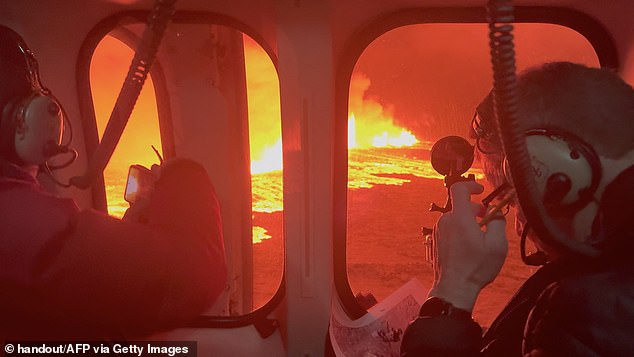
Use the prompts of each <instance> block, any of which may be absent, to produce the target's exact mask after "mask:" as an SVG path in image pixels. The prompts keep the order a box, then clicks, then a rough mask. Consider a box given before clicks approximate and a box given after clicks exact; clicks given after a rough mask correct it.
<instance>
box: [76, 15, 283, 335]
mask: <svg viewBox="0 0 634 357" xmlns="http://www.w3.org/2000/svg"><path fill="white" fill-rule="evenodd" d="M148 15H149V11H142V10H132V11H123V12H119V13H116V14H113V15H111V16H109V17H107V18H105V19H103V20H102V21H100V22H99V23H98V24H97V25H96V26H95V27H93V28H92V29H91V30H90V31H89V33H88V35H87V36H86V38H85V39H84V41H83V42H82V45H81V47H80V49H79V55H78V58H77V66H76V73H75V75H76V80H77V91H78V93H77V97H78V99H79V110H80V114H81V122H82V128H83V135H84V144H85V148H86V154H87V157H88V158H90V157H92V155H93V154H94V152H95V150H96V148H97V146H98V145H99V134H98V129H97V119H96V116H95V108H94V102H93V98H92V90H91V86H90V65H91V60H92V55H93V53H94V51H95V49H96V48H97V46H98V45H99V43H100V41H101V40H102V39H103V38H104V37H105V36H107V35H108V34H109V33H111V32H112V31H113V30H115V29H116V27H117V26H120V25H123V24H131V23H145V21H146V19H147V17H148ZM172 22H174V23H180V24H191V23H202V22H207V23H213V24H214V25H220V26H227V27H231V28H233V29H235V30H238V31H241V32H242V33H243V34H246V35H247V36H249V37H251V38H252V39H253V40H254V41H256V42H257V43H258V45H260V46H261V47H262V48H263V49H264V51H265V52H266V53H267V55H268V56H269V58H270V59H271V61H272V62H273V66H274V67H275V71H276V73H278V77H279V69H278V61H277V56H276V55H275V53H274V52H273V51H272V48H271V47H270V46H269V44H268V43H267V42H266V41H264V39H263V38H262V37H261V36H260V35H259V34H258V32H257V31H255V30H254V29H253V28H251V27H249V26H247V25H246V24H244V23H242V22H240V21H238V20H236V19H234V18H232V17H229V16H226V15H223V14H217V13H211V12H191V11H177V12H176V13H175V14H174V17H173V18H172ZM124 43H125V42H124ZM150 75H151V76H152V77H153V78H154V79H155V80H154V81H153V85H154V90H155V93H156V96H157V110H158V112H159V118H160V119H159V120H160V126H163V125H166V126H168V127H171V118H169V117H168V115H166V114H165V113H169V107H166V105H168V104H165V103H168V101H165V100H160V98H162V96H166V95H167V94H166V93H167V91H166V89H165V88H164V79H163V78H164V77H163V75H162V71H161V69H160V64H158V62H155V63H154V64H153V66H152V69H151V70H150ZM161 115H163V116H164V117H163V118H161ZM163 134H164V133H163V129H161V140H164V139H167V142H163V146H164V150H165V155H166V158H169V157H170V156H169V155H170V154H173V153H174V151H173V147H174V146H173V139H172V138H171V136H167V137H164V135H163ZM170 150H171V152H170ZM91 192H92V202H93V205H92V207H93V208H94V209H97V210H99V211H102V212H105V213H107V212H108V202H107V199H106V190H105V185H104V177H103V173H101V174H100V175H98V176H97V177H95V179H94V183H93V185H92V186H91ZM283 263H284V267H285V265H286V261H285V260H284V262H283ZM285 282H286V269H285V268H283V269H282V276H281V280H280V284H279V286H278V288H277V290H276V292H275V294H274V295H273V296H272V297H271V299H270V300H269V301H268V302H267V303H266V304H264V305H262V306H260V307H259V308H257V309H255V310H253V311H251V312H249V313H247V314H244V315H235V316H215V315H214V316H212V315H207V314H201V315H200V316H199V317H198V318H197V319H196V320H194V321H192V322H190V323H188V324H185V325H184V326H182V327H190V328H238V327H244V326H249V325H254V326H256V329H258V326H259V324H260V323H261V321H264V320H266V319H268V316H269V315H270V314H271V313H272V312H273V311H274V310H275V309H276V308H277V307H278V306H279V305H280V304H281V302H282V300H283V299H284V295H285V294H284V292H285V286H286V283H285Z"/></svg>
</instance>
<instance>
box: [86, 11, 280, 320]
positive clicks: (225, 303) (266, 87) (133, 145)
mask: <svg viewBox="0 0 634 357" xmlns="http://www.w3.org/2000/svg"><path fill="white" fill-rule="evenodd" d="M135 26H140V25H136V24H134V25H131V26H130V25H128V27H127V28H123V30H122V29H121V28H119V29H115V30H113V32H111V33H110V34H109V35H107V36H105V37H104V38H103V39H102V40H101V41H100V43H99V44H98V46H97V47H96V49H95V50H94V53H93V56H92V59H91V65H90V83H91V91H92V95H93V102H94V108H95V116H96V121H97V128H98V132H99V136H100V137H101V136H102V135H103V131H104V129H105V126H106V124H107V122H108V119H109V116H110V112H111V111H112V108H113V106H114V103H115V100H116V98H117V95H118V93H119V91H120V89H121V85H122V83H123V79H124V77H125V75H126V73H127V71H128V67H129V65H130V61H131V60H132V57H133V55H134V53H133V51H132V49H131V48H130V47H129V46H128V45H127V44H126V43H124V40H123V39H120V38H125V35H126V34H127V35H129V34H130V33H134V32H135V31H136V33H140V31H138V30H139V29H142V28H140V27H138V28H137V27H135ZM122 34H123V35H124V36H121V35H122ZM185 39H186V40H190V41H192V42H191V43H197V42H196V41H200V42H198V43H199V44H201V47H200V48H199V52H198V53H202V52H204V51H208V52H209V53H208V54H205V55H200V58H199V59H196V58H195V56H196V54H195V53H194V54H193V55H191V58H189V59H188V60H191V62H189V63H187V64H184V63H183V62H186V61H185V60H183V58H187V57H183V55H182V54H180V57H177V56H179V54H175V55H173V57H169V56H170V53H178V52H179V51H181V50H182V51H189V50H191V48H190V47H192V46H189V45H188V46H182V48H179V46H180V45H179V43H178V41H184V40H185ZM205 41H206V42H205ZM223 41H227V42H223ZM133 43H134V42H132V44H133ZM180 43H181V44H183V43H184V42H180ZM191 43H190V44H191ZM161 46H162V47H161V48H162V50H161V49H159V54H158V55H157V60H156V62H155V67H154V68H153V70H152V74H155V73H157V72H155V71H154V69H155V68H156V66H157V65H158V66H160V72H159V74H160V75H159V76H156V75H155V78H150V77H148V80H147V81H146V83H145V85H144V87H143V90H142V92H141V95H140V97H139V99H138V101H137V103H136V106H135V109H134V111H133V113H132V115H131V117H130V119H129V122H128V124H127V126H126V129H125V131H124V133H123V136H122V137H121V140H120V142H119V144H118V146H117V148H116V150H115V152H114V154H113V156H112V159H111V160H110V162H109V164H108V166H107V167H106V169H105V171H104V181H105V188H106V199H107V206H108V213H109V214H110V215H112V216H116V217H121V216H123V214H124V213H125V210H126V209H127V208H128V203H127V202H125V201H124V190H125V185H126V178H127V173H128V167H129V166H130V165H132V164H141V165H143V166H146V167H150V166H151V165H152V164H158V163H159V158H158V157H157V154H156V153H155V151H154V150H153V149H152V146H154V147H155V148H156V149H157V151H158V152H159V153H164V154H165V156H166V157H165V158H166V159H168V158H170V157H174V156H176V157H179V156H185V157H192V156H193V158H195V159H196V158H197V156H196V155H202V156H201V157H202V158H203V160H208V161H209V162H211V166H212V167H214V168H216V167H218V170H216V171H218V172H222V169H224V168H225V166H223V165H232V166H233V167H237V165H236V161H233V162H228V161H229V160H228V159H226V158H227V157H228V155H227V153H226V152H224V153H223V152H222V150H223V149H224V150H225V151H227V149H226V148H223V145H225V143H218V144H216V146H213V145H214V144H211V145H210V144H209V143H210V142H214V141H217V140H214V139H210V138H209V136H207V137H205V136H203V134H200V137H196V135H197V132H204V131H205V130H211V131H215V132H219V134H216V133H215V132H214V133H213V134H211V135H219V136H220V137H221V138H222V137H224V140H231V141H232V142H235V141H237V140H235V137H239V138H240V139H239V140H243V142H244V145H243V146H242V147H244V148H246V149H245V152H244V155H243V156H242V158H243V159H244V161H243V162H245V163H246V161H247V160H248V158H250V175H249V171H248V170H249V168H248V167H247V166H244V168H240V170H244V172H245V173H246V176H247V177H246V179H245V180H244V184H242V182H241V183H240V184H239V185H238V184H234V183H232V181H233V182H236V179H235V178H231V177H230V176H229V175H223V176H221V175H220V174H216V175H218V176H216V177H214V173H210V175H211V176H212V181H213V182H214V185H215V186H216V191H217V193H218V197H219V200H220V206H221V209H222V211H223V223H224V226H225V227H224V236H225V250H226V253H227V260H228V265H229V279H228V287H227V289H226V292H225V294H224V295H223V296H221V298H220V299H219V300H221V301H219V302H217V303H216V304H215V306H214V307H213V308H212V309H211V310H210V311H209V313H208V315H210V316H226V315H246V314H249V313H250V312H252V311H254V310H256V309H259V308H261V307H263V306H265V305H266V304H267V303H269V302H270V301H271V299H272V298H273V297H274V295H275V294H276V293H277V292H278V290H279V286H280V283H281V281H282V273H283V266H284V261H283V259H284V258H283V240H282V239H283V235H282V231H283V230H282V225H283V211H282V206H283V205H282V146H281V145H282V144H281V119H280V106H279V80H278V76H277V72H276V69H275V66H274V64H273V61H272V60H271V58H270V57H269V55H268V54H267V52H266V51H265V50H264V49H263V48H262V47H261V46H260V45H259V44H258V43H257V42H256V41H254V40H253V39H252V38H250V37H249V36H247V35H245V34H243V33H241V32H239V31H237V30H233V29H231V28H229V27H225V26H220V25H201V24H191V23H185V24H178V25H173V26H171V27H170V28H169V29H168V31H167V33H166V36H165V38H164V41H163V43H162V44H161ZM230 46H233V47H232V48H233V49H235V52H232V53H231V54H229V50H228V48H229V47H230ZM161 51H163V52H161ZM214 51H216V52H214ZM229 56H235V57H229ZM227 59H228V60H229V61H232V62H231V64H230V65H231V66H233V67H232V69H231V70H228V69H227V66H228V63H229V62H227ZM170 60H171V61H172V62H171V63H169V62H170ZM195 60H198V61H200V62H197V63H196V65H197V66H200V67H197V68H196V73H194V72H191V75H189V73H182V72H183V71H187V68H186V66H189V65H191V64H192V63H194V62H193V61H195ZM222 60H224V61H225V62H222V63H221V61H222ZM205 61H207V62H206V63H205ZM214 61H216V62H214ZM236 63H237V65H235V64H236ZM170 66H171V67H170ZM206 66H208V68H204V67H206ZM189 68H193V67H189ZM170 71H171V72H170ZM179 71H180V72H179ZM230 71H233V72H231V73H232V74H231V76H233V77H230V76H229V75H227V76H225V74H226V73H229V72H230ZM234 74H235V75H234ZM196 76H198V77H196ZM205 76H207V77H205ZM223 76H225V77H223ZM157 78H158V79H157ZM192 78H193V79H192ZM198 78H203V81H198ZM188 80H190V81H191V82H189V83H186V82H187V81H188ZM169 81H172V82H169ZM205 81H207V82H205ZM192 83H193V84H192ZM187 85H190V86H192V87H191V90H190V89H188V90H186V91H183V92H182V93H180V92H178V91H179V90H180V88H182V87H183V86H187ZM206 85H208V87H205V86H206ZM227 88H228V89H227ZM235 88H237V89H235ZM234 89H235V90H234ZM222 90H226V92H224V93H231V95H233V94H234V93H238V94H235V98H237V99H236V101H235V102H236V103H241V104H239V105H236V106H235V107H231V108H230V109H227V107H229V105H227V107H221V109H220V110H215V111H214V115H206V116H205V117H204V118H202V117H201V118H200V122H197V123H194V124H191V125H190V124H189V122H187V119H188V118H190V117H191V115H200V113H204V109H202V108H207V105H209V106H211V105H212V104H208V103H207V102H205V103H201V102H200V101H198V102H196V100H199V99H203V98H205V97H204V96H203V95H207V96H208V97H211V98H212V99H209V98H208V102H212V101H213V100H216V101H217V102H215V103H221V104H220V105H221V106H222V105H226V104H225V103H227V102H230V100H225V99H224V98H223V97H222V92H221V91H222ZM219 92H220V95H218V93H219ZM162 96H163V97H162ZM180 96H187V97H189V98H185V99H183V98H181V97H180ZM192 97H193V98H194V99H192ZM218 98H220V99H218ZM205 100H206V99H203V102H204V101H205ZM168 101H169V103H170V104H169V105H168V106H167V107H165V106H164V103H165V102H168ZM157 103H158V107H157ZM188 104H190V108H191V110H190V109H189V108H185V109H182V108H177V107H178V106H181V107H187V105H188ZM191 104H193V105H195V106H196V107H195V108H193V106H192V105H191ZM161 105H163V107H161ZM175 108H176V109H175ZM233 108H237V109H233ZM214 109H215V108H214ZM170 110H172V111H171V112H170ZM178 110H181V111H182V113H185V114H179V112H178ZM187 110H190V111H187ZM229 110H235V112H236V113H238V114H236V115H243V118H244V119H245V124H247V125H245V126H240V127H239V129H238V130H235V131H233V132H231V133H230V134H227V133H226V131H229V130H230V129H227V128H228V127H230V125H233V124H231V123H230V124H227V122H232V123H233V122H236V121H239V120H234V117H228V115H227V114H226V112H227V111H229ZM163 112H166V113H167V114H165V115H163ZM247 112H248V113H247ZM218 113H220V114H218ZM179 115H180V116H179ZM166 117H167V119H166ZM247 118H248V123H247ZM222 120H225V122H223V121H222ZM190 121H191V120H190ZM214 121H216V122H219V124H217V123H216V122H214ZM236 127H237V126H235V127H233V129H236ZM221 130H225V132H221ZM247 131H248V135H246V133H247ZM230 135H234V137H229V136H230ZM210 148H211V149H212V151H213V152H212V153H211V154H205V152H203V153H202V154H201V151H205V150H207V151H206V152H209V151H208V150H210ZM223 160H224V161H223ZM225 161H227V162H225ZM216 163H217V164H216ZM222 180H224V181H222ZM225 186H230V189H236V188H235V187H238V188H237V189H238V190H242V191H241V192H244V193H246V194H244V195H243V196H244V198H245V199H244V202H245V203H246V205H250V206H251V211H250V212H247V213H246V216H245V217H246V218H247V219H246V221H248V222H247V224H248V225H249V228H248V236H249V237H248V239H249V240H250V242H249V243H248V244H245V243H243V241H244V239H243V237H244V236H245V234H247V233H245V232H244V230H242V229H238V231H239V232H237V233H236V232H235V230H234V231H229V233H228V230H232V229H233V228H232V227H233V226H234V224H232V222H235V216H236V215H235V214H233V213H229V214H227V215H228V216H229V217H225V215H226V212H225V210H226V209H228V208H227V207H229V206H231V204H233V207H235V206H236V204H235V203H234V202H228V201H230V200H232V199H234V197H235V195H234V193H233V191H232V192H229V191H226V190H223V188H224V187H225ZM234 201H235V200H234ZM240 207H244V206H240ZM247 207H248V206H247ZM240 209H242V208H240ZM242 214H243V215H244V213H242ZM232 220H233V221H232ZM241 222H243V221H241ZM236 236H237V239H233V238H232V237H236Z"/></svg>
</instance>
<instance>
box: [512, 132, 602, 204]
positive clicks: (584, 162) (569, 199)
mask: <svg viewBox="0 0 634 357" xmlns="http://www.w3.org/2000/svg"><path fill="white" fill-rule="evenodd" d="M526 144H527V147H528V152H529V155H530V157H531V161H532V169H533V174H534V177H535V180H536V181H537V186H538V188H539V190H540V192H541V195H542V199H543V202H544V205H545V206H546V208H547V210H548V212H549V214H551V215H553V216H558V215H570V214H574V213H576V212H577V211H578V210H580V209H581V208H583V207H584V206H585V205H586V204H587V203H588V202H589V201H590V200H591V199H592V197H593V195H594V192H595V190H596V188H597V186H598V183H599V181H600V178H601V166H600V161H599V159H598V157H597V156H596V154H595V153H594V151H592V149H591V148H588V147H587V145H585V144H578V143H577V141H575V139H570V138H564V137H563V136H562V135H558V134H557V135H555V134H553V133H552V132H549V131H543V130H539V131H537V130H536V131H533V132H528V134H527V136H526ZM504 174H505V177H506V179H507V180H508V181H509V182H510V183H511V184H512V178H511V175H510V172H509V166H508V162H507V161H506V158H505V159H504Z"/></svg>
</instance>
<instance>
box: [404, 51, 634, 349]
mask: <svg viewBox="0 0 634 357" xmlns="http://www.w3.org/2000/svg"><path fill="white" fill-rule="evenodd" d="M518 87H519V106H518V116H519V118H520V121H521V125H522V129H523V130H525V131H526V132H527V144H528V147H529V152H530V153H531V155H532V162H533V169H534V173H535V175H536V179H537V181H538V182H540V181H539V180H540V179H541V175H542V174H544V172H546V175H545V176H546V177H551V176H553V175H557V177H563V176H562V175H560V174H559V173H558V171H560V170H564V169H563V168H561V167H560V166H565V165H550V164H549V160H550V159H551V158H552V157H553V156H554V155H555V153H554V152H552V153H551V152H550V151H547V152H545V153H540V152H539V146H540V145H541V144H539V142H540V141H539V140H547V141H548V140H551V141H552V140H554V141H561V142H562V143H564V145H563V146H562V150H563V152H565V153H566V155H564V160H569V161H570V162H573V161H574V162H575V164H576V163H577V162H581V161H579V158H580V157H581V156H583V157H584V159H585V160H586V161H587V162H588V163H591V164H589V165H587V166H590V167H583V168H581V169H578V168H575V169H573V170H571V171H570V172H568V173H567V175H565V176H566V177H567V178H568V179H570V181H571V182H572V186H573V187H574V184H575V181H579V180H581V181H583V180H586V181H587V182H588V185H589V186H587V187H586V186H584V187H582V188H581V189H579V190H572V189H570V185H568V186H567V187H568V189H567V190H568V191H566V190H565V189H564V190H563V191H562V192H563V193H561V192H560V193H561V194H559V195H558V194H557V192H556V191H557V190H554V191H553V190H550V191H548V190H545V189H544V190H545V191H544V192H546V193H545V196H544V200H545V201H548V199H550V198H552V197H558V200H560V202H559V203H558V205H557V207H558V208H557V209H553V210H549V211H548V212H549V215H550V216H552V217H553V220H554V222H555V224H556V225H557V226H558V227H559V228H560V229H561V230H562V231H563V232H565V234H566V236H567V237H568V239H574V240H576V241H578V242H581V243H583V244H585V245H586V246H587V247H591V248H592V249H594V250H595V251H598V254H596V256H590V255H584V254H580V253H577V252H573V251H572V250H571V249H569V248H565V246H560V245H556V244H553V243H550V242H549V241H547V240H544V239H540V237H539V236H536V235H535V234H534V233H533V232H532V231H530V228H529V226H530V222H526V219H525V218H524V216H523V214H522V211H521V208H520V207H519V206H518V205H517V202H515V203H514V204H513V206H514V207H515V208H516V209H517V212H516V213H517V214H516V224H515V226H516V229H517V230H518V234H519V233H521V234H523V235H524V236H525V237H528V239H529V240H531V241H533V243H534V244H535V245H536V246H537V247H538V248H539V250H540V251H541V253H539V254H537V255H534V256H532V257H533V259H529V258H526V259H525V262H527V263H530V264H535V265H543V267H541V268H540V269H539V270H538V271H537V272H536V273H535V274H534V275H533V276H531V277H530V278H529V279H527V281H526V282H525V283H524V284H523V285H522V286H521V287H520V289H519V290H518V291H517V292H516V294H515V296H514V297H513V298H512V299H511V300H510V301H509V302H508V304H507V306H506V307H505V308H504V309H503V311H502V312H501V313H500V314H499V315H498V317H497V318H496V319H495V320H494V322H493V323H492V324H491V326H490V327H489V328H488V329H487V330H486V331H485V332H484V334H482V332H483V331H482V330H483V329H482V328H481V327H480V326H479V325H478V323H477V322H475V321H474V320H473V319H472V317H471V311H472V308H473V305H474V304H475V301H476V299H477V297H478V295H479V293H480V291H481V290H482V288H483V287H485V286H486V285H487V284H489V283H490V282H491V281H492V280H493V279H495V277H496V276H497V274H498V273H499V271H500V269H501V267H502V264H503V262H504V259H505V257H506V251H507V244H506V238H505V227H504V226H505V221H504V218H503V217H498V218H497V219H494V220H493V221H491V222H489V223H488V224H487V225H486V228H485V229H484V230H481V229H480V227H479V225H478V223H477V221H476V217H477V215H478V213H477V212H479V211H481V209H482V207H481V205H478V204H475V203H473V202H471V201H470V196H471V195H472V194H477V193H480V192H482V190H483V187H482V186H481V185H479V184H478V183H475V182H460V183H457V184H454V185H453V186H452V187H451V197H452V200H453V210H452V211H451V212H448V213H446V214H444V215H443V216H442V217H441V218H440V219H439V221H438V222H437V224H436V226H435V229H434V239H435V242H436V247H437V248H436V249H437V253H436V254H437V256H436V258H437V259H436V267H435V271H436V274H435V275H436V279H435V281H434V285H433V288H432V289H431V290H430V292H429V297H428V300H427V301H426V302H425V303H424V304H423V306H422V307H421V309H420V313H419V316H418V317H416V319H415V320H413V321H412V322H411V323H410V325H409V326H408V328H407V330H406V332H405V334H404V337H403V340H402V344H401V356H403V357H412V356H424V357H431V356H509V357H512V356H634V263H633V262H634V260H633V259H632V254H634V234H633V232H634V229H632V222H633V221H634V209H633V205H632V202H634V201H633V200H634V166H633V165H634V90H633V89H632V87H631V86H629V85H628V84H626V83H625V82H624V81H623V80H622V79H621V78H620V77H618V75H616V74H615V73H613V72H610V71H608V70H603V69H593V68H587V67H585V66H582V65H577V64H572V63H567V62H556V63H548V64H545V65H542V66H540V67H537V68H533V69H530V70H528V71H526V72H524V73H522V74H521V75H520V76H519V78H518ZM492 113H493V104H492V98H491V95H489V96H488V97H487V98H485V100H484V101H483V102H482V103H481V104H480V105H479V106H478V109H477V115H476V117H474V124H475V125H474V130H473V134H474V135H475V137H476V141H477V142H476V147H477V151H478V156H479V157H480V160H481V161H482V163H483V167H484V171H485V174H486V176H487V179H488V180H489V181H491V183H492V184H493V185H495V186H499V185H501V184H503V183H504V181H509V178H508V177H506V175H505V174H504V166H505V164H504V160H505V159H504V154H503V152H502V148H501V143H500V140H499V137H498V133H497V128H496V125H495V123H494V117H493V114H492ZM535 132H539V133H541V134H539V135H541V139H537V140H535V139H533V138H530V136H531V135H533V134H534V133H535ZM544 133H545V134H544ZM564 136H566V137H570V138H574V140H576V141H575V143H574V144H572V142H573V141H572V139H565V140H564V139H562V137H564ZM544 138H545V139H544ZM577 142H582V143H587V145H585V146H583V150H585V149H586V148H587V149H588V150H589V151H591V153H589V154H587V155H588V157H590V158H586V157H585V155H586V154H584V153H580V152H581V151H582V149H581V148H579V147H577ZM549 145H550V144H549ZM532 146H533V147H532ZM554 151H561V150H559V149H557V150H554ZM581 154H582V155H581ZM591 157H593V158H591ZM542 159H543V160H542ZM584 162H585V161H584ZM546 170H550V172H547V171H546ZM564 178H565V177H564ZM560 181H561V182H566V180H563V179H562V180H560ZM568 183H570V182H568ZM547 187H550V186H547ZM553 192H555V193H553ZM568 194H570V195H572V202H568V201H566V200H569V199H570V197H568ZM547 203H549V204H550V203H552V202H547ZM547 209H549V208H548V206H547ZM529 257H530V256H529Z"/></svg>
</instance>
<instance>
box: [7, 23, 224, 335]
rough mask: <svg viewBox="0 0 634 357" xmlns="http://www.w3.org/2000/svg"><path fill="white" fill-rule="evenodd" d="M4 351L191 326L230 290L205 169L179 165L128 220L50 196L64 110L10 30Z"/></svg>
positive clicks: (163, 170) (167, 168)
mask: <svg viewBox="0 0 634 357" xmlns="http://www.w3.org/2000/svg"><path fill="white" fill-rule="evenodd" d="M0 108H2V113H3V115H2V121H1V123H0V124H1V126H0V139H1V140H0V145H1V147H0V341H1V340H5V341H7V340H22V339H38V340H50V339H69V340H76V339H97V338H98V339H121V338H132V337H139V336H144V335H147V334H150V333H152V332H156V331H160V330H165V329H171V328H175V327H178V326H182V325H183V324H185V323H186V322H188V321H190V320H192V319H194V318H195V317H197V316H198V315H199V314H201V313H202V312H204V311H205V309H206V308H208V307H209V306H210V305H211V304H212V303H213V302H214V300H215V299H216V298H217V297H218V296H219V295H220V293H221V292H222V290H223V289H224V288H225V284H226V275H227V268H226V264H225V255H224V246H223V240H222V225H221V221H220V208H219V205H218V200H217V198H216V193H215V191H214V187H213V185H212V183H211V180H210V179H209V176H208V174H207V172H206V170H205V169H204V168H203V167H202V166H201V165H199V164H198V163H195V162H193V161H191V160H183V159H175V160H172V161H168V162H166V163H165V164H163V165H162V166H161V167H160V168H159V169H158V170H154V171H160V173H157V176H158V177H157V178H156V182H155V184H154V189H153V191H152V192H151V194H150V197H149V198H148V199H147V201H145V204H144V205H143V206H140V205H137V204H135V205H133V206H132V208H133V210H134V211H135V212H131V211H130V210H129V211H130V212H129V213H130V214H127V215H126V219H124V220H120V219H116V218H114V217H110V216H108V215H107V214H105V213H103V212H98V211H95V210H83V211H81V210H79V208H78V207H77V206H76V204H75V203H74V201H73V200H71V199H68V198H60V197H57V196H55V195H53V194H51V193H49V192H47V191H46V190H45V189H44V188H43V187H42V186H41V185H40V183H39V182H38V179H37V176H36V175H37V174H38V171H39V168H40V167H41V166H42V165H43V164H44V163H45V162H46V161H47V160H48V159H49V158H50V157H51V155H54V154H55V153H56V150H55V148H56V147H59V145H60V143H61V142H60V141H61V136H62V135H61V134H62V133H61V128H62V127H63V117H62V116H63V111H62V110H61V104H60V103H59V102H58V101H57V100H56V99H55V98H54V97H53V96H52V94H51V93H50V91H49V90H47V89H45V88H44V87H43V86H42V85H41V83H40V81H39V76H38V73H37V62H36V60H35V57H34V56H33V54H32V53H31V52H30V50H29V49H28V47H27V46H26V43H25V42H24V40H23V39H22V38H21V36H19V35H18V34H17V33H16V32H14V31H13V30H11V29H9V28H7V27H4V26H0Z"/></svg>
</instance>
